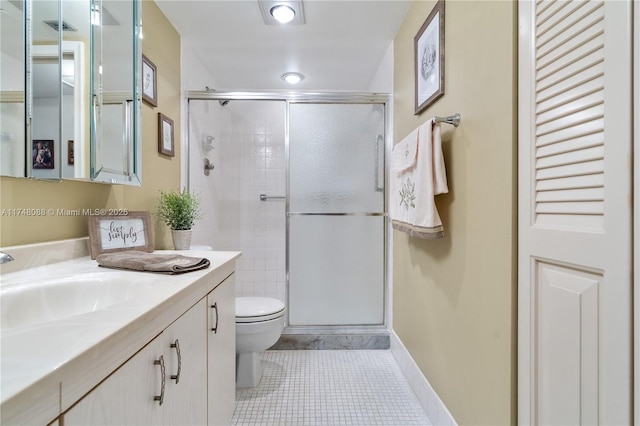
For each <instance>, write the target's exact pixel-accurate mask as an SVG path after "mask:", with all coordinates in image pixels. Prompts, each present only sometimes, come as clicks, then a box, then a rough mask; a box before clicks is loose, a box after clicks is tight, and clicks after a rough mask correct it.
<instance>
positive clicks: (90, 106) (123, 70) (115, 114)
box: [0, 0, 142, 186]
mask: <svg viewBox="0 0 640 426" xmlns="http://www.w3.org/2000/svg"><path fill="white" fill-rule="evenodd" d="M0 3H1V4H0V8H1V9H2V13H0V19H1V20H2V21H1V27H0V30H1V31H2V43H1V44H0V66H1V67H2V73H0V175H2V176H12V177H28V178H33V179H46V180H56V181H58V180H61V179H74V180H78V179H79V180H91V181H94V182H106V183H117V184H128V185H137V186H139V185H141V169H142V158H141V152H140V143H141V139H140V114H141V108H140V102H141V96H140V89H139V88H140V70H139V68H140V62H141V43H140V34H141V2H140V0H0Z"/></svg>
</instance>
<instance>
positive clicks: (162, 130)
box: [158, 112, 175, 157]
mask: <svg viewBox="0 0 640 426" xmlns="http://www.w3.org/2000/svg"><path fill="white" fill-rule="evenodd" d="M158 152H159V153H160V154H164V155H168V156H170V157H173V156H174V155H175V151H174V144H173V120H172V119H170V118H169V117H167V116H166V115H164V114H163V113H161V112H159V113H158Z"/></svg>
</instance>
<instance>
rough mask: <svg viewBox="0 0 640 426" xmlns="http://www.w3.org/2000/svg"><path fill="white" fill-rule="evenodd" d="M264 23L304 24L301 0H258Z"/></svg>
mask: <svg viewBox="0 0 640 426" xmlns="http://www.w3.org/2000/svg"><path fill="white" fill-rule="evenodd" d="M258 6H260V13H261V14H262V19H263V20H264V23H265V24H266V25H282V24H287V25H304V24H305V19H304V5H303V3H302V0H258Z"/></svg>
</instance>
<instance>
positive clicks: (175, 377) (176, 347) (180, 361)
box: [170, 339, 182, 385]
mask: <svg viewBox="0 0 640 426" xmlns="http://www.w3.org/2000/svg"><path fill="white" fill-rule="evenodd" d="M170 346H171V347H172V348H175V349H176V354H177V355H178V371H177V372H176V374H175V375H173V374H172V375H171V380H175V381H176V385H177V384H178V382H179V381H180V371H182V356H180V342H179V341H178V339H176V341H175V343H172V344H171V345H170Z"/></svg>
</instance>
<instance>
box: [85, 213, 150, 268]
mask: <svg viewBox="0 0 640 426" xmlns="http://www.w3.org/2000/svg"><path fill="white" fill-rule="evenodd" d="M123 213H124V212H123ZM89 244H90V246H91V258H92V259H95V258H96V257H98V255H100V254H102V253H110V252H116V251H123V250H139V251H146V252H152V251H153V239H152V236H151V214H150V213H149V212H148V211H128V212H126V214H123V215H121V216H113V215H104V216H100V215H98V216H89Z"/></svg>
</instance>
